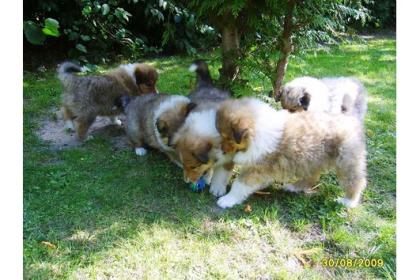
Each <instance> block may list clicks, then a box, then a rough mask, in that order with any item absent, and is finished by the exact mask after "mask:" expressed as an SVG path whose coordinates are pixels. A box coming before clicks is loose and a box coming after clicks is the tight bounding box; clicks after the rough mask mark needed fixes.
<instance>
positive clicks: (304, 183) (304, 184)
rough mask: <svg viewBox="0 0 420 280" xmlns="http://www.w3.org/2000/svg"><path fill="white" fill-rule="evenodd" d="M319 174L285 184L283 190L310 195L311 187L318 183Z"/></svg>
mask: <svg viewBox="0 0 420 280" xmlns="http://www.w3.org/2000/svg"><path fill="white" fill-rule="evenodd" d="M320 175H321V173H320V172H316V173H315V174H314V175H313V176H311V177H309V178H305V179H302V180H299V181H297V182H296V183H294V184H287V185H286V186H284V189H285V190H286V191H289V192H305V193H310V192H311V190H312V187H313V186H315V184H316V183H317V182H318V181H319V177H320Z"/></svg>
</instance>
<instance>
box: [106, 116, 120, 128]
mask: <svg viewBox="0 0 420 280" xmlns="http://www.w3.org/2000/svg"><path fill="white" fill-rule="evenodd" d="M109 121H110V122H111V124H115V125H118V126H121V125H122V122H121V120H120V119H118V117H117V116H112V117H109Z"/></svg>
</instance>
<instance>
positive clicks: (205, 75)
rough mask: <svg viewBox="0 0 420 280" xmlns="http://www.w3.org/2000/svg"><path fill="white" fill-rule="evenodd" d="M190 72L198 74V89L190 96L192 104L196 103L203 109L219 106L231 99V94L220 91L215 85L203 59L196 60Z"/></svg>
mask: <svg viewBox="0 0 420 280" xmlns="http://www.w3.org/2000/svg"><path fill="white" fill-rule="evenodd" d="M189 71H191V72H196V74H197V76H196V88H195V89H194V90H193V91H192V92H191V93H190V94H189V96H188V97H189V98H190V100H191V102H194V103H196V104H197V105H199V107H201V106H200V105H201V104H202V105H203V106H204V107H208V106H209V104H210V103H211V104H212V105H216V104H219V103H220V102H222V101H224V100H226V99H228V98H230V93H229V92H227V91H225V90H222V89H219V88H217V87H215V86H214V85H213V80H212V78H211V76H210V72H209V68H208V66H207V63H206V62H204V61H203V60H201V59H198V60H195V61H194V62H193V63H192V64H191V66H190V68H189Z"/></svg>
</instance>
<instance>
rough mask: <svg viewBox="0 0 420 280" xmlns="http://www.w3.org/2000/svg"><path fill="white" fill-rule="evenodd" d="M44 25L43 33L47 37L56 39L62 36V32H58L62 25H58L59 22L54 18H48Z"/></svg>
mask: <svg viewBox="0 0 420 280" xmlns="http://www.w3.org/2000/svg"><path fill="white" fill-rule="evenodd" d="M44 25H45V26H44V28H43V29H42V32H43V33H44V34H45V35H48V36H54V37H58V36H60V31H58V28H59V27H60V25H59V24H58V21H57V20H55V19H53V18H47V19H45V22H44Z"/></svg>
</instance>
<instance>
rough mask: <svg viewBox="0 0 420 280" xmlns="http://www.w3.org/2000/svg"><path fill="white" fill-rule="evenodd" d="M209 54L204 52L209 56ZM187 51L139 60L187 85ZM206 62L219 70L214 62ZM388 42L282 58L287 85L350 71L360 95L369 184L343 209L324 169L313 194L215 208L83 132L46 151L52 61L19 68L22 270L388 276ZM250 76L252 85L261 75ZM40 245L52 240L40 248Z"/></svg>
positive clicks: (42, 274) (279, 194)
mask: <svg viewBox="0 0 420 280" xmlns="http://www.w3.org/2000/svg"><path fill="white" fill-rule="evenodd" d="M206 57H209V58H214V55H213V54H212V55H206ZM192 60H193V58H192V57H170V58H161V59H156V60H150V61H148V62H150V63H153V64H154V65H155V66H156V67H157V68H158V69H159V70H160V72H161V75H160V79H159V83H158V87H159V89H160V91H162V92H171V93H181V94H186V93H188V91H189V89H190V82H191V80H192V78H193V77H194V76H193V75H192V74H190V73H189V72H188V71H187V67H188V65H189V64H190V63H191V61H192ZM214 61H215V62H214V63H212V65H211V66H212V67H211V71H212V72H213V73H214V74H216V72H217V68H218V67H219V64H217V62H216V60H214ZM395 70H396V66H395V39H389V38H388V39H383V38H382V39H374V40H370V41H367V42H366V43H365V44H360V43H354V44H348V45H342V46H340V47H339V48H335V49H333V50H331V51H329V52H327V51H325V50H318V51H315V52H310V53H307V54H305V55H302V56H298V57H293V58H292V59H291V61H290V63H289V70H288V72H287V77H286V79H287V80H290V79H292V78H294V77H298V76H302V75H313V76H318V77H320V76H332V75H353V76H357V77H358V78H360V79H361V80H362V81H363V82H364V84H365V85H366V87H367V89H368V91H369V110H368V115H367V118H366V134H367V144H368V152H369V154H368V180H369V183H368V188H367V189H366V191H365V192H364V195H363V202H362V204H361V205H360V206H359V207H358V208H356V209H353V210H346V209H344V208H343V207H341V206H339V205H337V204H336V203H335V199H336V198H337V197H339V196H341V195H342V194H343V191H342V190H341V188H339V187H338V183H337V180H336V177H335V176H334V175H331V174H330V175H325V176H323V177H322V180H321V185H320V187H319V191H318V192H317V193H316V194H313V195H311V196H307V195H303V194H298V195H297V194H290V193H287V192H284V191H282V190H279V189H276V188H273V187H270V188H268V189H267V191H268V192H270V194H269V195H254V196H252V197H251V198H250V199H249V200H248V201H247V203H249V204H250V206H251V207H252V211H251V212H246V211H244V206H237V207H234V208H232V209H228V210H224V211H222V210H220V209H218V208H217V206H216V203H215V202H216V200H215V198H214V197H212V195H210V194H209V192H208V188H207V189H206V191H205V192H204V193H193V192H191V191H190V190H189V189H188V188H187V186H186V185H185V184H184V182H183V180H182V172H181V170H180V169H178V168H177V167H176V166H175V165H173V164H171V163H170V162H169V161H168V160H167V159H166V158H165V157H164V156H163V155H161V154H159V153H158V152H151V153H149V154H148V155H147V156H145V157H138V156H136V155H135V154H134V152H133V151H131V150H129V149H124V148H116V147H115V146H114V145H113V144H112V142H111V139H109V138H106V137H101V136H98V137H94V138H93V139H92V140H89V141H87V142H86V143H84V144H83V145H82V146H80V147H74V148H71V149H63V150H56V149H51V148H50V146H49V144H48V143H46V142H43V141H41V140H40V139H39V138H38V137H37V134H36V132H37V130H38V129H39V126H40V120H41V119H44V118H50V117H52V114H51V111H52V110H53V109H54V108H58V106H59V100H60V97H59V95H60V86H59V82H58V80H57V79H56V78H55V73H54V69H51V70H47V71H46V72H36V73H35V72H34V73H29V72H25V73H24V88H23V92H24V278H25V279H143V278H144V279H238V278H244V279H267V278H269V279H326V278H331V279H378V278H379V279H393V278H395V269H396V268H395V266H396V265H395V256H396V252H395V250H396V233H395V229H396V225H395V220H396V211H395V207H396V203H395V194H396V181H395V176H396V170H395V142H396V122H395V107H396V106H395V105H396V98H395V88H396V77H395ZM247 77H248V78H249V79H250V80H251V81H252V83H253V84H254V86H255V90H256V93H258V91H262V92H266V91H268V90H269V83H268V81H264V83H261V80H260V79H259V78H258V77H257V76H253V75H252V74H251V73H248V75H247ZM47 242H49V243H47ZM325 258H327V259H328V258H332V259H339V258H351V259H355V258H366V259H382V260H383V262H384V266H383V267H379V268H378V267H356V268H355V267H324V266H323V263H322V260H323V259H325Z"/></svg>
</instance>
